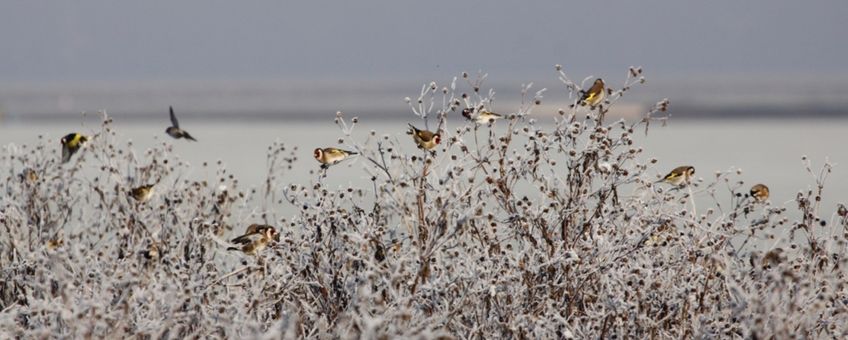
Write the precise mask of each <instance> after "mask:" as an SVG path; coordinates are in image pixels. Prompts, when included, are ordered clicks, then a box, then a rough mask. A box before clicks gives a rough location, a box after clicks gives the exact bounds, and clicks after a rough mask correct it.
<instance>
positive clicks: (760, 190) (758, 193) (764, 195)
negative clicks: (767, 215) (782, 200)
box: [751, 184, 769, 202]
mask: <svg viewBox="0 0 848 340" xmlns="http://www.w3.org/2000/svg"><path fill="white" fill-rule="evenodd" d="M751 197H753V198H754V200H756V201H757V202H765V201H766V200H767V199H768V198H769V188H768V187H767V186H766V185H765V184H757V185H754V186H752V187H751Z"/></svg>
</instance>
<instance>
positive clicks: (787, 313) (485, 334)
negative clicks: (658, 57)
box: [0, 66, 848, 339]
mask: <svg viewBox="0 0 848 340" xmlns="http://www.w3.org/2000/svg"><path fill="white" fill-rule="evenodd" d="M556 71H557V73H558V77H559V79H560V80H561V81H562V83H563V85H564V88H562V89H557V90H556V91H545V90H544V89H542V90H536V89H534V88H533V86H532V84H526V85H522V86H521V88H520V91H521V94H522V95H523V101H522V103H521V105H520V107H518V108H517V110H513V111H509V112H507V111H502V112H500V113H499V116H497V117H498V118H499V119H497V120H495V119H490V120H486V119H481V120H474V119H470V117H471V116H470V115H472V114H474V113H476V112H491V111H492V110H494V109H495V108H493V104H494V99H495V91H494V90H493V89H486V88H485V79H486V75H485V74H478V75H469V74H468V73H463V74H462V75H461V76H459V77H457V78H454V79H453V80H452V81H451V82H450V83H448V84H438V83H436V82H431V83H426V84H424V85H423V86H422V88H421V91H420V93H418V94H414V95H411V96H410V97H407V98H406V100H405V101H406V103H407V104H408V105H409V108H410V110H411V113H412V114H408V115H406V116H405V118H408V119H409V122H410V123H412V125H414V126H416V127H419V128H421V129H425V130H429V131H432V132H434V133H438V134H439V135H440V137H441V139H440V143H437V144H436V145H435V147H434V148H433V149H432V150H419V149H416V148H414V147H413V146H414V144H413V143H414V142H413V140H412V139H413V138H412V136H407V135H406V134H404V133H405V132H406V130H407V126H406V124H405V122H400V123H399V124H398V129H397V131H373V130H372V131H371V133H370V134H368V135H367V137H365V138H364V139H363V140H356V139H354V137H353V136H352V131H353V129H354V128H355V127H356V126H357V125H365V126H366V127H367V124H368V123H367V121H365V120H360V119H358V118H355V117H354V118H351V119H348V118H346V117H345V115H344V114H343V113H341V112H340V113H338V114H337V116H336V118H335V123H336V124H337V125H338V126H339V127H340V129H341V134H340V135H339V137H340V139H339V141H338V142H339V143H340V147H343V148H344V149H347V150H350V151H352V152H356V153H357V155H355V156H354V157H352V158H353V160H350V161H349V160H344V162H345V164H353V166H355V167H361V168H363V171H365V172H367V173H368V174H369V175H370V181H369V180H367V179H366V180H364V181H363V182H362V183H355V184H354V185H353V186H351V187H338V188H332V187H328V186H325V185H324V182H325V179H326V178H327V177H330V176H333V174H334V170H335V171H338V169H337V168H336V167H337V166H338V165H329V166H327V167H325V168H319V166H320V164H318V163H316V162H314V160H312V159H309V158H310V157H308V156H306V155H307V154H308V153H310V152H311V150H313V148H314V147H315V146H310V147H308V148H307V147H305V146H303V147H302V148H300V149H298V148H292V147H290V146H288V145H284V144H282V143H275V144H274V145H271V146H270V147H269V148H268V149H267V150H266V152H267V164H266V166H267V179H266V180H265V181H264V183H262V185H260V186H258V187H256V188H245V187H243V186H242V185H241V184H240V183H239V181H238V179H236V178H234V177H233V176H232V175H231V174H230V173H229V172H228V170H227V168H226V167H225V165H224V163H223V162H218V163H217V164H202V165H201V167H204V168H209V169H210V170H209V171H208V173H211V174H214V175H211V176H209V177H207V178H192V177H189V176H187V175H186V173H188V171H187V170H189V165H188V164H186V163H185V162H184V161H182V160H181V159H180V157H179V156H178V155H176V154H174V152H173V150H172V145H171V144H170V143H171V141H170V140H169V141H168V142H163V143H161V144H159V145H157V146H156V147H154V148H152V149H148V150H145V151H144V152H143V153H138V152H137V151H136V150H135V149H134V148H133V146H132V144H131V143H127V142H125V141H124V139H122V138H121V135H120V134H118V133H117V132H116V131H114V130H113V128H112V124H111V120H110V118H109V117H108V116H107V115H106V114H105V113H102V116H103V123H102V126H101V128H100V130H99V132H97V133H94V134H91V136H90V137H91V138H90V140H88V142H87V144H86V145H85V146H84V147H83V148H82V149H81V150H79V152H77V153H76V154H75V155H74V156H73V158H71V159H70V160H69V162H68V163H65V164H61V162H60V157H59V154H58V150H57V148H56V147H55V146H56V144H57V143H55V141H52V140H44V139H41V140H40V141H39V142H38V143H37V145H35V146H34V147H31V146H21V147H16V146H11V145H10V146H7V147H5V148H4V150H3V151H2V159H0V162H2V165H0V173H2V174H3V176H5V180H4V181H3V182H2V183H0V192H2V206H0V230H2V231H0V269H1V270H2V272H0V276H1V278H2V280H0V337H2V338H12V337H14V338H42V337H62V338H91V337H94V338H125V337H130V336H135V337H138V338H144V339H164V338H184V337H192V338H218V337H220V338H251V337H262V338H278V337H285V338H293V337H315V338H409V337H418V338H454V337H456V338H475V339H494V338H637V339H638V338H691V337H699V338H700V337H704V338H713V337H720V338H754V337H757V338H772V337H775V338H790V337H793V338H794V337H804V338H818V337H832V338H840V337H845V336H846V333H848V331H846V328H848V313H846V306H847V305H848V297H846V292H848V290H847V289H848V287H846V285H845V282H846V280H845V277H844V275H845V271H844V270H843V269H845V268H846V264H845V259H846V254H845V250H846V243H845V242H846V238H848V212H847V211H848V210H846V208H845V206H844V205H840V206H838V207H822V206H821V197H822V194H823V190H824V184H825V183H824V181H825V179H826V177H827V175H828V173H829V172H830V165H829V164H825V165H824V166H822V167H821V169H820V170H816V169H815V168H814V167H813V165H812V163H811V161H810V160H807V159H804V160H803V162H804V166H805V167H806V168H807V171H808V172H809V173H810V174H811V175H812V178H813V180H814V181H815V183H814V185H813V187H812V188H811V189H806V190H803V191H800V192H799V193H798V195H797V198H796V200H795V202H794V203H793V204H790V205H788V207H789V208H786V207H782V206H775V205H772V204H771V203H769V202H768V201H765V202H761V200H760V199H752V198H751V197H749V194H748V192H749V189H750V184H743V183H741V182H740V181H739V180H738V178H737V176H739V173H737V172H736V171H727V172H719V173H716V174H707V172H705V171H702V172H700V173H699V174H700V176H703V177H694V178H691V180H689V182H688V184H687V183H683V184H681V185H679V186H678V185H670V184H667V183H657V180H658V179H659V178H658V177H657V175H656V174H658V173H660V174H664V173H666V172H668V170H670V169H671V168H673V167H674V166H678V165H681V164H674V163H675V160H663V162H662V164H660V163H659V162H658V160H656V159H646V158H648V156H646V155H645V153H646V151H645V150H643V149H642V148H641V147H639V146H638V145H637V144H636V143H635V142H634V136H635V135H636V134H640V133H646V134H647V133H649V127H650V126H653V125H654V124H656V123H658V122H659V123H661V124H662V123H664V122H665V121H666V120H667V119H668V115H667V110H668V109H669V101H668V100H666V99H664V100H661V101H659V102H658V103H657V104H656V105H655V106H654V107H653V108H652V109H651V110H650V111H649V112H646V113H645V114H644V116H643V117H642V119H641V120H639V121H636V122H626V121H623V120H622V121H606V120H605V119H604V116H605V113H607V112H608V111H610V110H614V109H615V104H616V102H617V101H618V100H619V99H620V98H622V96H624V95H626V94H627V93H628V91H630V90H631V89H632V88H633V87H634V86H639V85H640V84H643V83H645V81H644V78H643V76H642V70H641V68H636V67H633V68H631V69H629V70H628V72H627V75H626V76H625V77H624V79H623V81H622V80H621V79H611V78H609V77H606V78H605V79H604V80H605V86H606V87H605V91H606V93H604V95H603V100H602V101H600V102H598V103H594V102H593V105H585V106H584V105H579V103H578V101H579V99H580V98H581V97H582V96H583V94H584V93H585V91H586V90H588V88H587V86H592V82H593V79H595V77H588V78H586V79H585V80H584V81H582V82H580V83H579V84H578V83H575V82H572V81H571V80H570V78H569V77H568V76H567V75H566V73H565V71H564V69H563V68H562V67H561V66H557V67H556ZM543 95H544V96H567V99H568V100H570V101H571V103H572V105H571V106H569V107H564V108H561V109H559V110H558V112H555V114H554V117H555V118H554V122H553V124H545V125H540V124H538V123H537V122H536V120H540V119H542V118H541V117H547V116H550V115H546V116H543V115H537V114H536V113H537V112H534V109H536V110H539V109H540V108H541V107H540V104H541V102H542V101H543V100H544V98H543ZM402 107H403V106H401V108H402ZM469 108H472V110H469V111H466V113H467V114H468V115H469V118H468V119H466V118H465V117H463V115H462V114H461V113H462V112H463V110H466V109H469ZM544 113H545V114H549V113H548V112H544ZM493 117H494V116H493ZM545 119H546V120H547V119H548V118H545ZM201 143H202V142H201ZM302 160H305V161H302ZM350 162H352V163H350ZM293 167H314V168H315V169H316V170H315V177H314V179H313V180H312V181H311V182H310V183H290V182H288V181H287V180H286V173H287V172H288V171H289V170H290V169H292V168H293ZM195 173H196V172H195ZM696 176H697V175H696ZM151 184H154V185H153V187H152V189H153V191H152V193H150V195H147V194H148V193H147V192H145V195H142V196H141V197H144V199H134V198H133V196H131V195H130V194H129V192H130V191H131V190H132V189H134V188H139V187H142V186H144V185H151ZM751 184H753V183H751ZM696 197H697V198H699V199H704V198H706V199H708V202H711V203H710V204H708V205H707V206H705V205H704V204H703V203H700V204H699V205H696V200H695V198H696ZM699 202H703V201H699ZM292 207H294V208H295V210H294V211H295V213H293V214H287V215H286V214H284V213H283V211H284V209H288V210H285V211H292V210H291V208H292ZM787 209H788V210H789V211H787ZM794 210H797V212H795V211H794ZM822 211H833V214H832V215H829V214H830V213H824V212H822ZM794 216H797V217H794ZM253 223H258V224H261V225H268V226H272V227H273V228H275V229H274V230H273V232H271V231H269V230H270V229H267V228H259V229H261V230H262V231H263V232H258V233H255V235H249V236H251V237H260V238H259V239H260V240H263V241H262V242H265V243H257V244H261V245H262V246H265V247H264V248H261V249H258V250H256V251H255V255H249V254H244V253H242V252H239V251H228V250H227V249H228V248H232V247H234V245H233V244H232V243H230V242H229V241H228V240H230V239H231V238H233V237H236V236H238V235H242V234H243V233H244V232H245V228H246V227H247V226H248V225H249V224H253ZM265 231H268V232H265ZM261 237H265V239H261ZM266 245H267V246H266ZM234 249H242V248H234ZM251 249H252V248H251Z"/></svg>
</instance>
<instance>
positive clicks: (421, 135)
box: [409, 124, 442, 150]
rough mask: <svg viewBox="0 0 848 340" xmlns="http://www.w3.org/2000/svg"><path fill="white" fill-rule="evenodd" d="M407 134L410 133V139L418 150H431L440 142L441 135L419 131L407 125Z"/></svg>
mask: <svg viewBox="0 0 848 340" xmlns="http://www.w3.org/2000/svg"><path fill="white" fill-rule="evenodd" d="M409 132H410V133H412V139H413V140H414V141H415V144H418V148H420V149H424V150H432V149H434V148H436V145H439V143H440V142H441V141H442V135H440V134H438V133H434V132H432V131H427V130H419V129H418V128H416V127H415V126H413V125H412V124H409Z"/></svg>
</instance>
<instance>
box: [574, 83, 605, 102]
mask: <svg viewBox="0 0 848 340" xmlns="http://www.w3.org/2000/svg"><path fill="white" fill-rule="evenodd" d="M582 92H583V95H582V96H581V97H580V100H579V101H578V103H580V106H586V104H588V105H589V106H591V107H592V108H594V107H595V106H597V105H598V104H600V103H601V101H602V100H604V97H606V94H607V93H606V89H605V88H604V81H603V79H601V78H598V79H595V82H594V83H593V84H592V87H590V88H589V90H588V91H582Z"/></svg>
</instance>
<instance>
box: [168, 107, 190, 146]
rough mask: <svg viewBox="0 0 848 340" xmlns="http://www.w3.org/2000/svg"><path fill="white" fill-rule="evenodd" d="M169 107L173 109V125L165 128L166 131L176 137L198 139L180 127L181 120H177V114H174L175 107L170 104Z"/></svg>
mask: <svg viewBox="0 0 848 340" xmlns="http://www.w3.org/2000/svg"><path fill="white" fill-rule="evenodd" d="M168 108H169V109H170V111H171V126H169V127H168V128H167V129H165V133H167V134H168V136H171V137H174V138H176V139H180V138H185V139H188V140H192V141H195V142H196V141H197V139H194V137H192V136H191V135H190V134H188V132H187V131H185V130H183V129H180V122H178V121H177V115H175V114H174V107H173V106H169V107H168Z"/></svg>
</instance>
